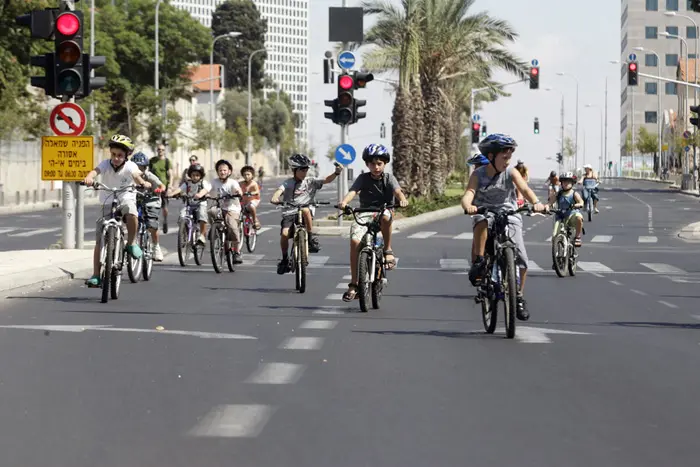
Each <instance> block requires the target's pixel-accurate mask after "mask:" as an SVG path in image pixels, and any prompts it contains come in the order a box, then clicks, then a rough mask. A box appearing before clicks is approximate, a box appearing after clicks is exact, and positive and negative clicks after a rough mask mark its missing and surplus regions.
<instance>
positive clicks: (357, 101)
mask: <svg viewBox="0 0 700 467" xmlns="http://www.w3.org/2000/svg"><path fill="white" fill-rule="evenodd" d="M352 102H353V106H352V123H357V121H358V120H359V119H361V118H365V117H366V116H367V112H358V110H357V109H359V108H360V107H364V106H366V105H367V100H363V99H353V101H352Z"/></svg>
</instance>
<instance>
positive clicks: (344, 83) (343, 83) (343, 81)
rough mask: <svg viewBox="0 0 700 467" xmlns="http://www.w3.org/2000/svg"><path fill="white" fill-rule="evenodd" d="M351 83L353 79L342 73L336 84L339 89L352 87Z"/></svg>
mask: <svg viewBox="0 0 700 467" xmlns="http://www.w3.org/2000/svg"><path fill="white" fill-rule="evenodd" d="M353 84H354V83H353V80H352V78H351V77H350V76H349V75H343V76H341V77H340V78H339V79H338V85H339V86H340V89H344V90H348V89H352V86H353Z"/></svg>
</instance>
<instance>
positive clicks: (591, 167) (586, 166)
mask: <svg viewBox="0 0 700 467" xmlns="http://www.w3.org/2000/svg"><path fill="white" fill-rule="evenodd" d="M583 168H584V169H591V170H593V166H592V165H591V164H586V165H584V166H583Z"/></svg>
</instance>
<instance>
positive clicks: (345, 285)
mask: <svg viewBox="0 0 700 467" xmlns="http://www.w3.org/2000/svg"><path fill="white" fill-rule="evenodd" d="M335 288H336V289H347V288H348V284H346V283H345V282H341V283H339V284H338V285H336V286H335Z"/></svg>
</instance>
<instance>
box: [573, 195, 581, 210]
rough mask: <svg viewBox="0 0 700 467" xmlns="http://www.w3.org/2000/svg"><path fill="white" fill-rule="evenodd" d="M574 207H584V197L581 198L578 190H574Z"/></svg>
mask: <svg viewBox="0 0 700 467" xmlns="http://www.w3.org/2000/svg"><path fill="white" fill-rule="evenodd" d="M574 207H575V208H576V209H581V208H582V207H583V198H581V195H580V194H579V193H578V192H577V191H575V192H574Z"/></svg>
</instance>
